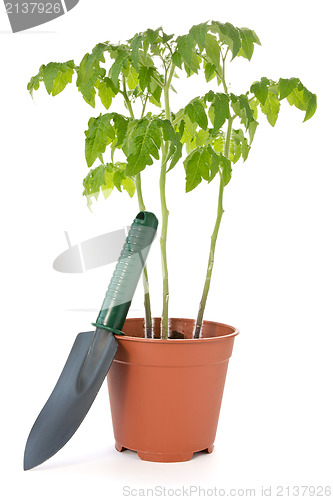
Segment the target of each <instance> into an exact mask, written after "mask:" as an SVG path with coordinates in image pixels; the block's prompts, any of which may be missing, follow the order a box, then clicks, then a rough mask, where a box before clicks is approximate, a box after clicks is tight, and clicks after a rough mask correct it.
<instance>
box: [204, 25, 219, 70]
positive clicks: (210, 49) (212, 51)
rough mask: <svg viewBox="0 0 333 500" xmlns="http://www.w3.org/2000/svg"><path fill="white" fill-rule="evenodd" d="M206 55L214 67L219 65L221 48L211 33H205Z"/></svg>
mask: <svg viewBox="0 0 333 500" xmlns="http://www.w3.org/2000/svg"><path fill="white" fill-rule="evenodd" d="M205 49H206V55H207V57H208V58H209V59H210V60H211V62H212V64H213V65H214V66H215V68H218V67H219V66H220V61H221V59H220V55H221V49H220V46H219V43H218V41H217V40H216V38H215V36H214V35H212V34H211V33H207V35H206V42H205Z"/></svg>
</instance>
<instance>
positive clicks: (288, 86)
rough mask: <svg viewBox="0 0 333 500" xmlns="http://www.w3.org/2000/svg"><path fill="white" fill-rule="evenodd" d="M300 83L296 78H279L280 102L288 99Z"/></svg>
mask: <svg viewBox="0 0 333 500" xmlns="http://www.w3.org/2000/svg"><path fill="white" fill-rule="evenodd" d="M299 83H300V81H299V79H298V78H280V80H279V87H280V100H282V99H284V98H285V97H288V95H289V94H291V92H292V91H293V90H294V89H296V88H297V86H298V84H299Z"/></svg>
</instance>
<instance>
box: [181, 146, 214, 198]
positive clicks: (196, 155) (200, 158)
mask: <svg viewBox="0 0 333 500" xmlns="http://www.w3.org/2000/svg"><path fill="white" fill-rule="evenodd" d="M218 165H219V156H218V155H217V154H216V153H215V151H213V149H212V147H211V146H205V147H201V148H197V149H195V150H194V151H192V152H191V153H190V154H189V155H188V156H187V157H186V159H185V161H184V167H185V172H186V192H187V193H188V192H189V191H192V190H193V189H194V188H196V187H197V186H198V185H199V184H200V182H201V180H202V179H204V180H206V181H211V180H212V179H213V177H214V176H215V175H216V173H217V172H218Z"/></svg>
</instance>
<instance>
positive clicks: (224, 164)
mask: <svg viewBox="0 0 333 500" xmlns="http://www.w3.org/2000/svg"><path fill="white" fill-rule="evenodd" d="M219 159H220V165H221V168H222V177H223V184H224V187H225V186H226V185H227V184H229V182H230V180H231V175H232V168H231V161H230V160H229V158H226V157H225V156H223V155H222V154H221V155H220V157H219Z"/></svg>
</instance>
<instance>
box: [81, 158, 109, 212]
mask: <svg viewBox="0 0 333 500" xmlns="http://www.w3.org/2000/svg"><path fill="white" fill-rule="evenodd" d="M83 186H84V191H83V195H84V196H86V197H87V200H88V206H89V205H91V200H90V199H91V197H92V196H93V197H94V198H95V199H96V200H97V199H98V195H99V193H100V191H101V190H102V192H103V194H104V196H105V197H107V196H108V195H109V194H110V193H111V191H112V189H113V187H114V183H113V181H112V176H110V175H108V171H107V166H106V165H100V166H99V167H96V168H94V169H91V170H90V171H89V174H88V175H87V176H86V177H85V179H84V180H83Z"/></svg>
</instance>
